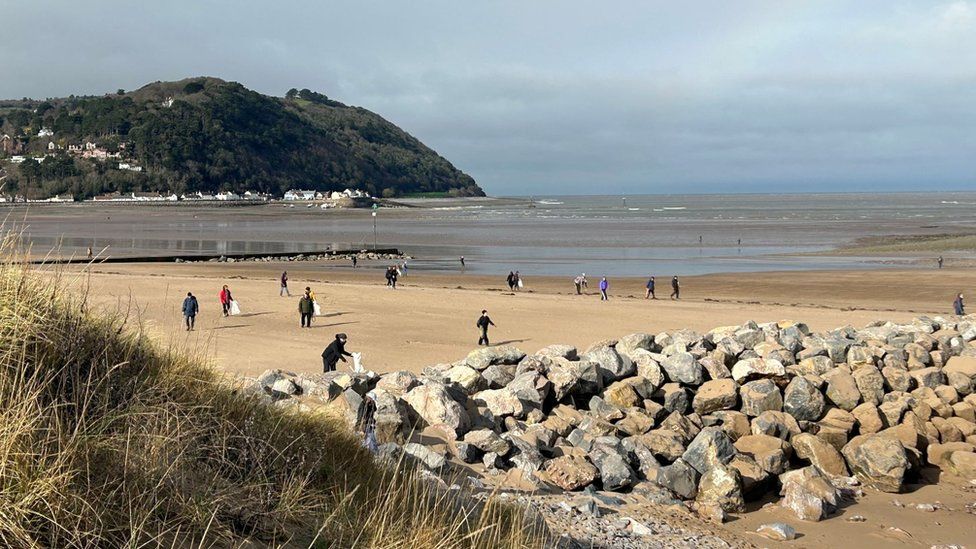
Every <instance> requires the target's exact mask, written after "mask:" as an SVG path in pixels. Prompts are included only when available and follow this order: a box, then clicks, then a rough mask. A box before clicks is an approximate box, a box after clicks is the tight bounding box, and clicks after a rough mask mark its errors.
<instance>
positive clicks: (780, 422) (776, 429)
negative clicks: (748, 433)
mask: <svg viewBox="0 0 976 549" xmlns="http://www.w3.org/2000/svg"><path fill="white" fill-rule="evenodd" d="M750 426H751V427H752V434H754V435H770V436H774V437H777V438H781V439H783V440H789V439H790V437H792V436H793V435H796V434H799V433H800V432H801V431H800V425H799V424H798V423H797V422H796V419H794V418H793V416H791V415H789V414H787V413H784V412H775V411H772V410H770V411H767V412H763V413H761V414H759V415H758V416H757V417H755V418H754V419H753V420H752V423H751V425H750Z"/></svg>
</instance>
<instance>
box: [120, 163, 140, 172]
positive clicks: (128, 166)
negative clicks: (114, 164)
mask: <svg viewBox="0 0 976 549" xmlns="http://www.w3.org/2000/svg"><path fill="white" fill-rule="evenodd" d="M119 169H120V170H128V171H130V172H141V171H142V166H136V165H135V164H131V163H129V162H119Z"/></svg>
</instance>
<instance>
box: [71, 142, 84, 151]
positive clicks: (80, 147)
mask: <svg viewBox="0 0 976 549" xmlns="http://www.w3.org/2000/svg"><path fill="white" fill-rule="evenodd" d="M84 149H85V146H84V145H78V144H76V143H69V144H68V154H81V153H82V151H84Z"/></svg>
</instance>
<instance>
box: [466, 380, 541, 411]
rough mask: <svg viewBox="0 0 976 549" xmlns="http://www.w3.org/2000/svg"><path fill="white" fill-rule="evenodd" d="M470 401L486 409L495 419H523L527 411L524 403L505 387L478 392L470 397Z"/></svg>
mask: <svg viewBox="0 0 976 549" xmlns="http://www.w3.org/2000/svg"><path fill="white" fill-rule="evenodd" d="M471 399H472V400H473V401H474V402H475V403H477V404H480V405H482V406H485V407H486V408H488V410H489V411H490V412H491V413H492V415H494V416H495V417H496V418H503V417H505V416H513V417H516V418H524V417H525V414H526V412H527V411H528V410H527V406H526V404H525V402H523V401H522V399H520V398H519V397H518V395H516V394H515V393H514V392H513V391H511V390H510V389H508V388H507V387H506V388H503V389H488V390H485V391H480V392H478V393H475V394H474V395H472V396H471Z"/></svg>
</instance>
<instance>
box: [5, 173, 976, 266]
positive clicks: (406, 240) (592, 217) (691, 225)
mask: <svg viewBox="0 0 976 549" xmlns="http://www.w3.org/2000/svg"><path fill="white" fill-rule="evenodd" d="M406 203H407V204H408V205H409V206H411V207H398V208H380V209H379V210H377V211H376V212H375V213H376V215H375V216H373V215H372V213H373V212H371V211H368V210H355V211H342V212H340V211H334V210H328V211H324V210H320V209H319V208H307V207H303V206H301V205H284V204H273V205H268V206H261V207H250V208H217V207H209V208H208V207H201V206H185V207H184V206H170V207H146V206H119V205H106V206H93V205H74V206H71V207H65V208H64V209H60V210H48V209H46V208H44V207H39V208H35V209H33V210H30V211H28V212H27V213H25V214H24V217H23V219H22V221H19V222H18V223H20V224H21V228H22V230H23V233H24V236H25V238H26V240H27V241H28V242H30V243H31V245H32V247H33V252H34V254H35V255H37V254H38V253H39V252H43V251H44V250H49V249H57V253H58V255H80V254H81V253H83V252H84V250H85V249H86V247H87V246H89V245H91V246H92V247H93V248H94V249H96V250H103V249H104V250H106V251H105V253H107V254H110V255H113V256H124V255H131V256H141V255H157V256H158V255H162V256H168V255H182V254H235V253H271V252H295V253H300V252H309V251H317V250H322V249H325V248H327V247H332V248H354V249H369V248H371V247H373V245H374V243H375V245H377V246H379V247H396V248H398V249H400V250H401V251H403V252H404V253H407V254H409V255H411V256H412V257H413V258H414V259H412V260H410V261H409V268H410V269H415V270H427V271H445V272H451V271H456V270H459V269H460V260H459V258H460V257H461V256H464V258H465V270H466V271H468V272H474V273H485V274H501V273H507V272H508V271H514V270H518V271H520V273H521V274H522V275H523V276H531V275H556V276H575V275H576V274H579V273H586V274H587V275H589V276H603V275H607V276H648V275H655V276H665V277H666V276H670V275H697V274H708V273H725V272H761V271H791V270H813V269H864V268H889V267H911V266H917V265H919V260H920V258H919V257H904V256H898V257H883V256H881V257H879V256H865V257H858V256H854V255H849V254H837V255H831V253H830V250H832V249H835V248H837V247H840V246H845V245H850V244H852V243H854V242H856V241H857V240H858V239H861V238H865V237H872V236H886V235H936V234H946V233H960V232H970V233H976V192H919V193H891V194H859V193H837V194H723V195H718V194H715V195H697V194H696V195H627V196H534V197H514V198H499V199H492V198H489V199H428V200H414V201H407V202H406ZM17 215H18V214H13V215H10V214H8V216H7V219H8V220H10V219H11V218H17ZM374 223H375V225H374ZM8 226H10V223H8ZM374 227H375V228H374ZM924 255H925V254H924V253H923V254H922V256H923V258H922V259H923V260H924ZM937 255H938V253H935V252H934V253H933V254H932V258H931V259H932V261H934V258H935V256H937Z"/></svg>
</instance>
